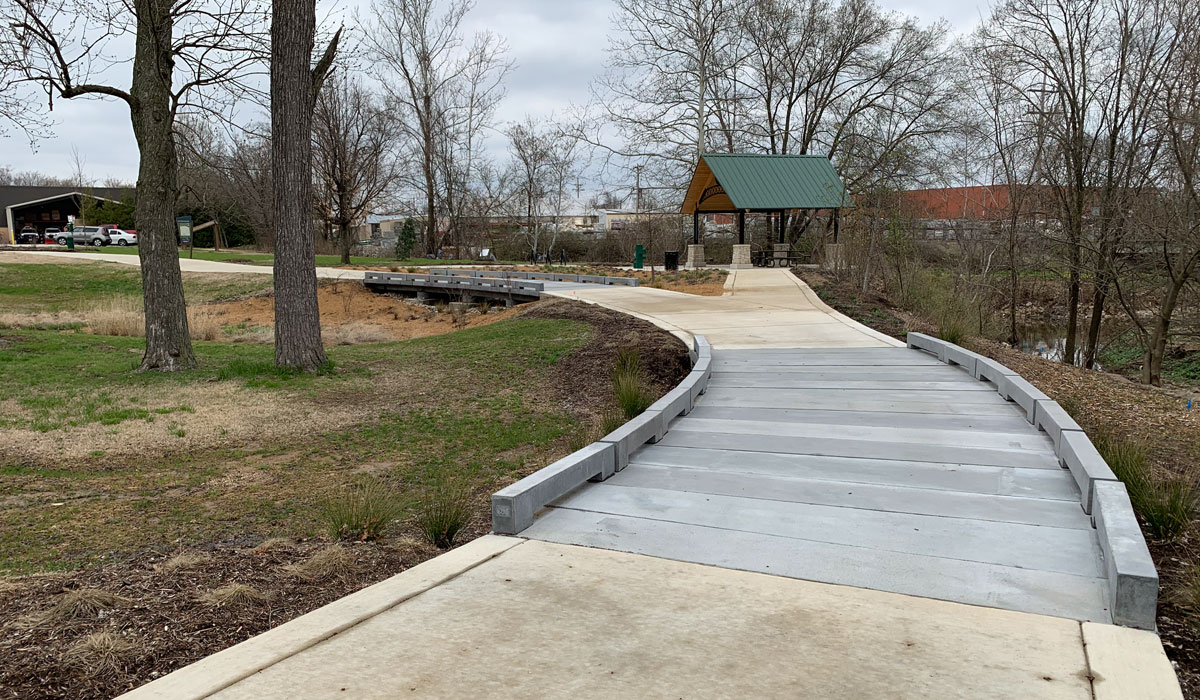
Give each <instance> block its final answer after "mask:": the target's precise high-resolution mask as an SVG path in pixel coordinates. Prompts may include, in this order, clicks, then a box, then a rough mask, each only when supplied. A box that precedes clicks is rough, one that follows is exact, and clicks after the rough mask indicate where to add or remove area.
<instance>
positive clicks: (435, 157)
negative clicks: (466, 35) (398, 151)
mask: <svg viewBox="0 0 1200 700" xmlns="http://www.w3.org/2000/svg"><path fill="white" fill-rule="evenodd" d="M439 4H440V3H437V2H436V1H435V0H377V2H376V4H375V6H374V17H375V24H376V26H375V27H374V28H373V29H372V32H371V34H370V37H369V40H370V41H371V47H372V53H373V55H374V57H375V58H376V59H377V60H379V61H380V63H381V64H382V65H384V66H386V67H387V68H389V69H390V70H391V71H392V72H393V73H394V74H395V76H396V77H397V78H398V79H399V84H398V86H396V87H390V86H389V97H390V99H391V101H392V102H394V103H395V104H396V105H397V106H399V107H400V108H401V113H400V114H398V115H397V117H398V119H399V124H400V125H401V128H402V130H403V132H404V135H405V136H406V140H407V141H408V143H409V145H410V148H411V149H412V151H413V153H414V154H415V160H416V161H417V163H418V164H419V172H420V177H419V178H418V179H417V180H416V181H414V182H413V183H412V184H413V185H414V186H415V187H416V188H417V189H419V190H420V191H421V192H422V195H423V198H424V200H425V236H424V238H425V245H426V247H427V248H428V249H430V250H437V249H439V248H441V244H442V242H443V241H442V239H441V236H440V235H439V231H438V215H439V206H438V205H439V201H438V199H439V189H442V190H444V191H446V192H447V193H449V196H451V197H454V198H455V199H456V200H458V199H461V195H462V192H463V185H462V183H461V178H460V176H459V175H458V174H457V172H458V168H457V167H455V168H453V170H454V172H452V173H451V175H450V177H449V178H448V179H447V178H444V177H443V176H442V175H441V172H440V171H439V161H440V164H441V165H442V166H443V167H445V166H446V164H447V163H450V164H455V163H457V162H459V161H461V160H462V159H463V157H465V158H468V159H469V158H471V157H472V155H473V150H474V146H475V141H476V139H477V138H478V135H479V131H480V129H481V127H482V126H483V125H484V124H486V123H487V121H488V120H489V119H490V118H491V114H492V112H493V110H494V105H495V101H496V100H497V99H498V96H499V92H498V90H499V85H500V81H501V80H502V79H503V75H504V74H505V73H506V72H507V70H508V68H509V67H510V64H509V63H508V62H507V61H506V59H505V54H506V51H507V49H506V48H505V46H504V44H503V42H502V41H501V40H500V39H499V38H498V37H496V36H495V35H493V34H490V33H486V32H485V33H481V34H478V35H476V36H475V37H474V39H473V40H472V42H471V43H470V44H469V45H467V44H466V42H465V41H464V39H463V36H462V22H463V18H464V17H465V16H466V14H467V13H468V12H469V11H470V10H471V7H472V6H473V4H472V2H471V1H470V0H450V2H448V3H446V4H445V7H444V8H439ZM456 139H458V140H459V141H460V142H461V141H465V142H466V151H465V152H464V151H461V150H456V147H457V146H460V145H462V144H461V143H459V144H453V145H452V142H454V141H455V140H456ZM467 170H468V171H469V168H467Z"/></svg>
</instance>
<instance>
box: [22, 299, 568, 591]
mask: <svg viewBox="0 0 1200 700" xmlns="http://www.w3.org/2000/svg"><path fill="white" fill-rule="evenodd" d="M591 334H592V331H591V329H590V328H589V327H588V326H587V325H585V324H580V323H575V322H571V321H565V320H512V321H502V322H499V323H496V324H493V325H490V326H484V327H480V328H477V329H471V330H467V331H461V332H457V333H451V334H447V335H442V336H435V337H430V338H422V339H418V340H413V341H406V342H400V343H387V344H379V345H362V346H349V347H337V348H331V349H330V357H331V359H332V361H333V362H334V363H335V369H334V370H333V371H331V372H329V373H326V374H324V375H318V376H313V375H299V376H298V375H291V374H287V373H280V372H278V371H277V370H276V369H275V368H274V366H273V365H272V352H273V350H272V348H271V347H270V346H256V345H245V344H235V343H204V342H198V343H196V344H195V349H196V353H197V356H198V358H199V360H200V363H201V368H200V369H198V370H195V371H191V372H182V373H175V374H159V373H145V374H131V373H130V370H132V369H133V368H134V366H135V365H136V364H137V360H138V358H139V356H140V355H139V348H140V347H141V341H140V340H139V339H131V338H116V337H108V336H94V335H89V334H84V333H72V332H62V331H5V332H4V333H3V334H2V335H0V367H4V368H5V371H4V372H3V373H0V395H2V396H4V397H6V398H5V400H4V402H3V404H0V406H3V408H4V411H3V413H4V415H3V418H0V442H3V443H4V444H7V445H12V446H13V448H12V449H10V448H3V449H0V502H3V503H5V504H6V505H5V507H3V509H0V571H5V572H8V573H24V572H31V571H39V570H49V569H56V568H64V567H65V568H70V567H77V566H80V565H84V564H87V563H90V562H95V561H99V560H101V559H103V558H105V557H106V556H113V555H114V553H118V552H125V553H132V552H136V551H137V550H138V549H141V548H145V547H151V548H161V547H170V546H172V543H175V544H176V545H178V543H181V542H186V543H196V544H199V543H203V542H206V541H211V540H213V539H220V538H223V537H231V536H238V537H250V538H259V539H261V538H263V537H266V536H268V535H279V534H284V535H287V536H291V537H308V536H313V535H316V534H319V533H320V532H321V530H322V527H323V525H322V523H321V518H320V506H321V503H322V502H323V500H325V499H328V498H330V497H332V496H333V495H334V494H335V493H336V492H337V491H338V489H341V488H343V487H345V486H347V485H349V484H353V483H356V482H357V480H360V479H361V478H365V477H367V476H371V477H377V478H380V479H384V480H385V481H386V482H387V483H388V484H389V485H390V488H392V489H394V490H395V491H396V492H397V493H403V492H406V491H411V490H412V489H419V488H421V487H422V485H428V484H429V483H431V481H432V480H435V479H445V478H447V477H448V476H449V477H452V478H455V479H462V480H464V483H466V484H469V487H470V488H471V489H472V490H475V489H482V490H489V489H493V488H494V487H496V486H497V485H498V484H500V483H502V482H504V481H506V480H509V481H511V480H512V479H513V478H515V477H516V476H517V475H518V474H520V473H521V472H522V471H524V470H527V469H528V468H532V467H533V466H534V465H537V466H540V465H541V464H542V463H543V460H544V459H546V458H548V456H549V455H550V453H551V452H553V451H554V450H555V449H556V447H557V449H559V450H560V451H561V450H562V447H561V445H558V444H557V443H560V442H562V441H563V439H565V438H564V436H565V435H566V434H567V433H568V432H569V431H571V430H572V429H574V428H576V427H578V426H577V420H576V418H575V417H573V416H572V415H570V414H569V413H567V412H565V411H563V410H561V409H560V408H558V407H557V406H555V405H554V403H553V402H548V401H546V400H545V399H544V398H543V396H542V395H541V392H542V391H543V390H544V388H545V385H546V382H547V381H548V375H549V373H551V371H552V370H553V367H554V365H555V364H556V363H557V362H558V361H559V359H560V358H562V357H563V356H564V355H566V354H567V353H570V352H572V351H574V350H576V349H577V348H579V347H580V346H582V345H583V344H585V343H586V342H588V341H589V340H590V338H591ZM414 368H419V376H418V373H416V372H414V371H413V369H414ZM326 407H328V408H326ZM297 408H299V409H301V410H299V411H297V410H295V409H297ZM213 409H215V410H213ZM214 421H215V423H214ZM247 425H249V426H250V427H251V428H252V429H251V430H249V431H247V430H246V427H247ZM193 426H194V428H193ZM193 430H195V432H196V434H197V435H199V434H207V435H208V436H209V439H207V440H205V441H203V442H201V443H200V444H199V445H197V444H196V443H195V442H194V441H193V440H192V439H191V438H192V437H193ZM214 430H215V439H214V432H213V431H214ZM300 436H304V437H300ZM221 437H228V438H229V439H228V440H221V439H220V438H221ZM79 440H89V441H92V442H94V444H95V445H96V446H97V449H95V450H93V451H91V452H89V453H88V456H87V458H85V459H75V460H59V459H55V457H54V455H55V454H56V450H58V449H60V446H61V445H62V444H64V443H72V442H74V441H79ZM114 441H115V442H116V444H117V445H118V448H117V449H115V450H114V449H111V448H108V449H106V446H110V445H113V444H114ZM126 443H128V444H126ZM139 446H144V447H145V449H144V450H142V449H141V448H140V447H139ZM197 447H198V448H199V449H197ZM125 448H131V449H125ZM139 452H141V453H140V454H139ZM364 465H370V466H364Z"/></svg>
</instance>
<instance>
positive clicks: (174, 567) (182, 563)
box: [154, 552, 212, 574]
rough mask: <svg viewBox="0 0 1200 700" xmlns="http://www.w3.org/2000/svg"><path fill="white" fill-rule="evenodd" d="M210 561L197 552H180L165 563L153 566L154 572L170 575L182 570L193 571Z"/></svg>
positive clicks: (204, 555)
mask: <svg viewBox="0 0 1200 700" xmlns="http://www.w3.org/2000/svg"><path fill="white" fill-rule="evenodd" d="M211 560H212V557H210V556H209V555H207V554H200V553H198V552H180V553H178V554H174V555H171V556H170V557H168V558H167V559H166V560H165V561H163V562H161V563H159V564H155V565H154V570H155V571H157V572H158V573H160V574H171V573H175V572H176V571H181V570H184V569H194V568H196V567H197V566H200V565H201V564H207V563H208V562H209V561H211Z"/></svg>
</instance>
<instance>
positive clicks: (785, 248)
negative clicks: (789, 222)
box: [771, 243, 792, 267]
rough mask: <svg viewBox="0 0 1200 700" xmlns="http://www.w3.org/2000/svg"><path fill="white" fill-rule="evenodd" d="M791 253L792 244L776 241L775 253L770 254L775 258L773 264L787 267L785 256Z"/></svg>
mask: <svg viewBox="0 0 1200 700" xmlns="http://www.w3.org/2000/svg"><path fill="white" fill-rule="evenodd" d="M791 254H792V246H791V245H789V244H787V243H776V244H775V253H774V254H773V255H772V256H771V257H772V258H774V259H775V264H776V265H778V266H780V267H787V265H788V261H787V258H788V256H789V255H791Z"/></svg>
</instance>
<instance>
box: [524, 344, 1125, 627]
mask: <svg viewBox="0 0 1200 700" xmlns="http://www.w3.org/2000/svg"><path fill="white" fill-rule="evenodd" d="M522 536H525V537H530V538H533V539H541V540H546V541H551V542H559V543H566V544H578V545H586V546H592V547H600V548H604V549H613V550H619V551H625V552H633V553H640V554H648V555H652V556H658V557H664V558H668V559H675V560H680V561H689V562H697V563H703V564H711V565H715V566H721V567H726V568H732V569H742V570H747V571H758V572H763V573H771V574H776V575H781V576H788V577H793V578H800V579H806V580H813V581H823V582H828V583H837V584H845V585H851V586H859V587H863V588H871V589H876V590H883V591H892V592H896V593H905V594H909V595H917V596H924V597H930V598H937V599H942V600H950V601H957V602H962V603H970V604H976V605H985V606H991V607H997V608H1004V609H1008V610H1018V611H1024V612H1033V613H1042V614H1047V615H1055V616H1059V617H1067V618H1072V619H1077V620H1093V621H1101V622H1110V621H1111V617H1110V615H1109V612H1108V609H1107V602H1106V601H1107V589H1106V586H1107V584H1106V582H1105V579H1104V572H1103V570H1102V567H1101V564H1102V560H1101V555H1100V549H1099V545H1098V543H1097V538H1096V533H1095V530H1094V529H1093V527H1092V525H1091V522H1090V520H1089V518H1088V516H1087V515H1086V514H1084V513H1083V511H1082V509H1081V508H1080V506H1079V493H1078V490H1077V487H1076V486H1075V482H1074V480H1073V479H1072V478H1071V476H1070V474H1069V472H1067V471H1066V470H1064V469H1061V468H1060V467H1059V465H1058V462H1057V460H1056V458H1055V456H1054V453H1053V446H1052V444H1051V442H1050V440H1049V438H1047V437H1046V435H1045V434H1044V433H1041V432H1039V431H1038V430H1036V429H1035V428H1034V427H1033V426H1031V425H1030V424H1029V423H1028V422H1026V420H1025V419H1024V417H1023V414H1022V413H1021V411H1020V410H1019V409H1018V408H1017V407H1016V406H1015V405H1013V404H1011V403H1008V402H1006V401H1004V400H1003V399H1002V398H1000V397H999V396H998V395H997V393H996V392H995V391H994V389H992V388H991V387H989V386H987V385H985V384H982V383H980V382H977V381H975V380H974V379H972V378H971V377H970V376H969V375H968V374H966V373H965V372H963V371H962V370H961V369H958V368H956V367H952V366H948V365H945V364H942V363H940V362H938V361H937V360H935V359H933V358H931V357H929V356H928V355H924V354H923V353H920V352H919V351H915V350H909V349H905V348H843V349H837V350H821V349H790V350H784V349H770V350H717V351H714V374H713V378H712V383H711V386H710V389H709V391H708V393H707V394H706V395H705V396H703V397H702V398H701V400H700V401H699V402H698V404H697V406H696V408H695V410H694V411H693V412H692V413H691V415H689V416H687V417H684V418H680V419H678V420H676V421H675V422H674V423H673V424H672V425H671V429H670V432H669V433H668V434H667V436H666V439H665V440H663V441H662V442H660V443H658V444H657V445H647V446H645V447H643V448H642V449H640V450H639V451H638V452H636V453H635V454H634V455H633V458H632V459H631V464H630V465H629V467H628V468H626V469H625V470H624V471H622V472H619V473H618V474H616V475H615V476H613V477H612V478H611V479H609V480H607V481H605V482H603V483H596V484H588V485H586V486H584V487H583V488H581V489H578V490H576V491H575V492H573V493H572V494H570V495H568V496H567V497H565V498H564V499H562V500H560V501H559V502H557V503H556V504H554V506H553V507H552V508H550V509H548V510H547V511H546V512H545V513H544V514H543V515H542V516H541V517H540V518H539V519H538V520H537V522H535V524H534V525H533V526H532V527H531V528H529V529H528V530H526V531H524V532H523V533H522Z"/></svg>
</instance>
